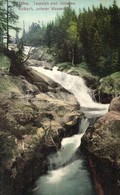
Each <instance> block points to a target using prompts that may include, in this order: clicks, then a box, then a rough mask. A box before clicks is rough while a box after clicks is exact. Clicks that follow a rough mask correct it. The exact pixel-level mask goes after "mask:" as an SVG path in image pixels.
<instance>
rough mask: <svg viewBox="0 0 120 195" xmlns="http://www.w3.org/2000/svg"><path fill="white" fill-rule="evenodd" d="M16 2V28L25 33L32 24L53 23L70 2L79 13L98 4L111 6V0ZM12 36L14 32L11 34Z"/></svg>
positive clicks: (119, 0) (29, 0) (35, 0)
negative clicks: (17, 18)
mask: <svg viewBox="0 0 120 195" xmlns="http://www.w3.org/2000/svg"><path fill="white" fill-rule="evenodd" d="M16 1H18V3H19V4H20V5H21V7H20V8H16V9H15V13H16V14H17V15H18V16H19V21H18V22H17V26H18V27H20V28H23V21H24V26H25V30H26V31H27V30H28V28H29V26H30V25H31V24H32V22H35V23H38V22H40V24H42V23H44V24H47V23H48V22H49V21H54V19H55V17H56V15H57V14H58V15H61V14H62V13H63V9H64V7H65V6H67V5H68V3H69V2H70V4H71V7H72V8H73V9H75V10H76V12H79V9H81V10H82V9H83V8H85V9H87V8H88V7H90V8H91V7H92V6H93V5H94V6H95V7H97V6H99V5H100V3H101V4H103V5H104V6H106V7H108V6H109V5H112V3H113V0H24V1H19V0H16ZM117 5H118V6H120V0H117ZM11 33H12V35H13V36H14V32H11Z"/></svg>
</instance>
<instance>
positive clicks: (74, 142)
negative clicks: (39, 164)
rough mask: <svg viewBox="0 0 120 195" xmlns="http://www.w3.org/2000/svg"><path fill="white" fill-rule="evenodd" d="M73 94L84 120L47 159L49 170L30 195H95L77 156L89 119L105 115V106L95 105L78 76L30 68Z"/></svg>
mask: <svg viewBox="0 0 120 195" xmlns="http://www.w3.org/2000/svg"><path fill="white" fill-rule="evenodd" d="M32 68H33V69H34V70H36V71H37V72H40V73H42V74H44V75H46V76H47V77H49V78H51V79H52V80H54V81H55V82H57V83H59V84H60V85H62V86H63V87H64V88H65V89H67V90H68V91H70V92H71V93H73V94H74V96H75V97H76V99H77V100H78V102H79V103H80V107H81V110H82V112H83V113H84V114H85V116H86V118H84V119H83V120H82V121H81V124H80V129H79V134H77V135H73V136H72V137H67V138H64V139H63V140H62V143H61V149H60V150H59V151H58V152H57V153H55V154H51V155H49V156H48V161H49V170H48V173H47V174H46V175H43V176H41V177H40V178H39V179H38V180H37V181H36V187H35V188H34V189H33V190H32V195H96V192H95V189H94V185H93V183H92V180H91V176H90V173H89V171H88V169H87V166H86V160H85V158H84V156H83V155H82V154H81V153H80V152H79V154H78V152H77V149H78V147H79V146H80V142H81V137H82V136H83V134H84V132H85V131H86V129H87V128H88V126H89V123H90V121H91V120H92V119H94V118H97V117H100V116H102V115H103V114H105V113H106V112H107V111H108V106H109V105H108V104H100V103H96V102H94V101H93V100H92V98H91V96H90V89H88V88H87V86H86V85H85V82H84V80H83V79H82V78H80V77H79V76H73V75H69V74H67V73H64V72H61V71H58V70H56V69H55V68H54V69H53V70H52V71H51V70H46V69H44V68H42V67H32Z"/></svg>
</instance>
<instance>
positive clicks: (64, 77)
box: [32, 67, 109, 118]
mask: <svg viewBox="0 0 120 195" xmlns="http://www.w3.org/2000/svg"><path fill="white" fill-rule="evenodd" d="M32 68H33V69H34V70H36V71H37V72H40V73H42V74H44V75H46V76H47V77H49V78H51V79H52V80H54V81H55V82H57V83H59V84H60V85H62V86H63V87H64V88H65V89H67V90H68V91H70V92H71V93H73V94H74V96H75V97H76V99H77V100H78V102H79V104H80V106H81V110H82V111H83V112H84V114H85V115H86V117H87V118H94V117H99V116H102V115H103V114H105V113H106V112H107V111H108V107H109V104H101V103H96V102H94V101H93V99H92V98H91V96H90V89H89V88H88V87H87V86H86V84H85V82H84V80H83V79H82V78H81V77H79V76H74V75H70V74H67V73H65V72H61V71H58V70H57V69H56V68H53V71H51V70H46V69H44V68H42V67H32Z"/></svg>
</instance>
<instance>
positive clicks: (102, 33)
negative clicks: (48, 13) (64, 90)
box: [0, 0, 120, 76]
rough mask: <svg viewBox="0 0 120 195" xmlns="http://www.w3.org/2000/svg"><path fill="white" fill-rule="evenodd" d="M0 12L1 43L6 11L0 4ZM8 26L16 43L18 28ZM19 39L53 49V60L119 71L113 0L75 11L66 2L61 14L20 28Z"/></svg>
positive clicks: (118, 16)
mask: <svg viewBox="0 0 120 195" xmlns="http://www.w3.org/2000/svg"><path fill="white" fill-rule="evenodd" d="M3 1H5V0H3ZM1 5H2V2H1ZM1 5H0V7H1ZM14 6H15V5H14ZM9 10H12V7H10V9H9ZM0 12H1V13H0V17H1V18H0V42H1V44H2V40H3V37H4V36H3V34H4V31H7V33H6V36H7V39H9V32H8V28H7V24H6V25H5V14H6V12H5V11H3V9H2V7H1V9H0ZM8 14H9V15H8V17H9V18H10V23H11V22H12V20H13V18H14V20H13V22H12V23H15V20H17V16H16V15H15V13H14V12H13V10H12V11H10V12H8ZM9 27H10V28H14V30H16V43H19V37H18V31H19V29H17V27H16V28H15V27H13V26H11V25H9ZM8 41H10V40H8ZM21 41H22V42H23V43H24V44H25V45H28V46H34V47H39V46H47V47H48V48H49V49H51V50H52V51H53V52H54V53H55V56H56V61H57V62H68V63H69V64H70V65H71V66H78V64H80V63H83V62H84V63H85V64H86V65H87V67H88V68H89V69H90V71H92V73H94V74H96V75H99V76H107V75H108V74H111V73H113V72H116V71H120V65H119V64H120V49H119V48H120V8H119V7H118V5H117V3H116V1H114V2H113V4H112V5H111V6H109V8H106V7H104V6H103V5H102V4H100V5H99V7H94V6H93V7H92V9H90V8H88V9H87V10H86V9H83V10H79V13H78V14H77V13H76V11H75V10H73V9H72V7H71V6H68V7H67V8H65V10H64V12H63V14H62V16H59V15H57V16H56V18H55V20H54V21H52V22H50V23H48V24H47V25H44V24H43V23H42V24H40V23H35V22H34V23H32V24H31V26H30V27H29V30H28V31H27V32H26V31H25V29H24V28H23V32H22V38H21Z"/></svg>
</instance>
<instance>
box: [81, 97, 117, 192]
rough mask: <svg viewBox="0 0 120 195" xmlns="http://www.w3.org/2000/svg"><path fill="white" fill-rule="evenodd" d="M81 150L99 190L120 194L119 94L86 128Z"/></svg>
mask: <svg viewBox="0 0 120 195" xmlns="http://www.w3.org/2000/svg"><path fill="white" fill-rule="evenodd" d="M81 150H82V151H83V152H84V153H85V154H86V156H87V159H88V164H89V166H90V170H91V171H92V173H93V177H95V180H97V183H99V184H100V185H101V187H102V189H103V191H102V193H99V194H100V195H101V194H102V195H112V194H115V195H118V194H120V97H116V98H114V99H113V100H112V102H111V104H110V106H109V111H108V113H106V114H105V115H104V116H102V117H100V118H99V119H98V120H97V121H96V123H95V124H94V125H93V126H91V127H89V128H88V130H87V131H86V133H85V134H84V136H83V137H82V140H81ZM96 175H97V177H96ZM98 190H99V189H98Z"/></svg>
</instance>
